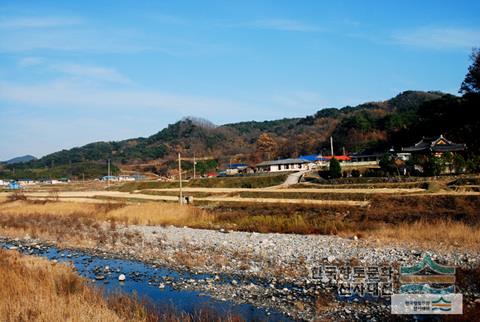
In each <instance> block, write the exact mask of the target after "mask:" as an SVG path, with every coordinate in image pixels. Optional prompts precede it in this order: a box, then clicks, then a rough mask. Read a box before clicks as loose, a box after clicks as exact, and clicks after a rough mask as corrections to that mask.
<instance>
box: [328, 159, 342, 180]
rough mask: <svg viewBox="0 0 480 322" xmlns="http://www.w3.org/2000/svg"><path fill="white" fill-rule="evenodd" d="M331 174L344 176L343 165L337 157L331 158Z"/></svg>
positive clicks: (333, 176) (334, 176) (331, 175)
mask: <svg viewBox="0 0 480 322" xmlns="http://www.w3.org/2000/svg"><path fill="white" fill-rule="evenodd" d="M329 176H330V178H340V177H341V176H342V167H341V166H340V162H338V160H337V159H335V158H331V159H330V165H329Z"/></svg>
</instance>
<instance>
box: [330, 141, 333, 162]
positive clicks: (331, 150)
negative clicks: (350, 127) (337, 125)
mask: <svg viewBox="0 0 480 322" xmlns="http://www.w3.org/2000/svg"><path fill="white" fill-rule="evenodd" d="M330 153H331V156H332V157H333V137H332V136H331V137H330Z"/></svg>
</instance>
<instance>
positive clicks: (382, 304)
mask: <svg viewBox="0 0 480 322" xmlns="http://www.w3.org/2000/svg"><path fill="white" fill-rule="evenodd" d="M24 237H26V238H23V239H21V240H20V239H18V240H17V241H14V242H15V243H16V244H17V245H21V246H14V247H44V244H42V241H35V240H32V239H30V238H29V236H24ZM32 243H33V244H34V245H35V246H28V245H32ZM51 243H55V241H51ZM89 252H90V253H91V254H92V255H99V256H111V257H120V258H127V259H138V260H142V261H144V262H146V263H149V264H150V265H153V266H156V267H170V268H174V269H176V270H179V271H188V272H191V273H193V274H209V277H206V278H200V279H194V278H185V279H181V280H179V281H168V280H166V281H165V280H161V281H160V280H159V281H155V283H157V284H158V287H162V285H163V287H166V286H168V287H170V286H171V287H178V288H187V289H191V290H196V291H200V292H207V293H209V294H211V295H212V296H214V297H216V298H217V299H219V300H224V301H226V300H229V301H235V302H237V303H250V304H253V305H255V306H257V307H263V308H273V309H275V310H278V311H280V312H284V313H285V314H286V315H288V316H290V317H292V318H294V319H298V320H313V319H320V320H324V319H334V320H372V321H375V320H376V321H381V320H384V319H385V318H386V317H387V316H389V314H390V307H389V299H388V297H386V298H376V297H373V298H372V297H370V298H367V300H365V298H362V297H352V298H348V299H345V298H341V297H339V296H338V294H337V287H338V284H339V283H340V281H338V280H335V279H334V278H330V279H329V278H327V277H325V276H323V277H322V276H317V275H316V273H315V272H317V271H318V268H319V267H325V266H337V267H341V266H352V267H353V266H357V267H366V266H388V267H392V269H393V271H394V272H395V271H397V272H398V267H399V265H400V264H402V265H405V264H415V263H417V262H418V261H419V260H421V259H422V257H423V256H424V255H425V254H429V255H430V256H431V257H432V258H433V259H434V260H435V261H437V262H439V263H444V264H448V265H452V266H456V267H459V268H462V269H464V270H468V269H473V268H475V267H478V265H479V264H480V257H479V252H475V251H465V250H462V249H461V248H458V249H445V250H428V249H420V248H412V247H407V246H387V245H381V244H380V243H378V242H367V241H364V240H361V239H358V238H355V237H352V238H349V239H347V238H341V237H337V236H320V235H292V234H259V233H247V232H229V231H224V230H220V231H214V230H202V229H190V228H177V227H157V226H129V227H122V226H118V227H115V228H114V229H113V228H111V229H110V230H109V233H108V235H107V236H106V237H105V238H104V239H103V240H102V242H100V243H98V245H97V246H95V247H92V248H91V249H89ZM393 279H395V276H393ZM171 283H173V284H171ZM394 287H395V285H394ZM462 287H463V289H460V291H461V292H462V293H463V294H464V299H465V300H464V305H466V307H469V306H472V305H475V299H478V298H479V297H480V290H479V289H478V288H477V287H476V286H475V285H472V286H471V287H469V286H462Z"/></svg>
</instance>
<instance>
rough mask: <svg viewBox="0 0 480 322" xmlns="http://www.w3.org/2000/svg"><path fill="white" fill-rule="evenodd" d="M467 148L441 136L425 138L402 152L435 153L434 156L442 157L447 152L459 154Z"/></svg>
mask: <svg viewBox="0 0 480 322" xmlns="http://www.w3.org/2000/svg"><path fill="white" fill-rule="evenodd" d="M466 148H467V147H466V145H465V144H461V143H453V142H452V141H449V140H447V139H446V138H445V137H444V136H443V135H440V136H439V137H438V138H428V137H423V138H422V139H421V140H420V141H419V142H418V143H416V144H415V145H413V146H409V147H405V148H402V151H403V152H408V153H418V154H427V153H433V154H434V155H437V156H441V155H442V154H443V153H446V152H459V151H464V150H465V149H466Z"/></svg>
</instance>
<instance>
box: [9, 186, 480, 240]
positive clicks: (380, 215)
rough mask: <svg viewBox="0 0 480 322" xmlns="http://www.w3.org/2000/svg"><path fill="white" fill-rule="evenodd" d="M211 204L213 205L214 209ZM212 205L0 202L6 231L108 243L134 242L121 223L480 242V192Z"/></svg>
mask: <svg viewBox="0 0 480 322" xmlns="http://www.w3.org/2000/svg"><path fill="white" fill-rule="evenodd" d="M207 207H208V208H207ZM207 207H206V208H205V209H201V208H198V207H194V206H180V205H178V204H175V203H157V202H147V203H141V204H125V203H104V204H91V203H73V202H49V201H35V202H33V201H22V200H20V201H13V202H5V203H3V204H1V205H0V234H3V235H8V236H14V235H15V236H18V235H19V234H29V235H30V236H32V237H35V236H37V237H41V238H49V239H50V238H52V239H56V240H58V241H60V242H61V241H63V240H64V239H67V238H68V239H69V240H75V242H78V243H84V244H85V243H89V244H98V243H100V244H103V243H106V242H108V241H110V240H113V241H118V240H125V239H126V240H127V241H129V240H132V242H134V240H135V236H123V235H119V234H116V235H115V236H111V235H112V234H111V232H113V231H115V228H112V227H116V225H118V224H121V225H137V224H138V225H162V226H167V225H174V226H178V227H183V226H188V227H192V228H207V229H219V228H224V229H230V230H238V231H250V232H262V233H297V234H338V235H342V236H353V235H357V236H358V237H360V238H361V237H368V238H373V239H380V240H389V241H411V242H426V243H427V244H432V245H435V246H438V245H439V244H440V243H441V242H443V243H445V244H446V245H461V246H464V247H472V248H477V249H478V248H480V237H479V236H480V221H479V217H478V213H479V209H480V198H478V197H476V196H456V195H409V196H402V195H397V196H392V195H388V196H387V195H372V196H371V203H370V206H369V207H367V208H360V207H348V206H332V205H330V206H328V205H325V206H319V205H308V204H301V203H300V204H281V205H280V204H278V205H277V204H261V203H255V204H250V203H240V204H239V203H220V204H217V205H214V204H209V205H208V206H207Z"/></svg>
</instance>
